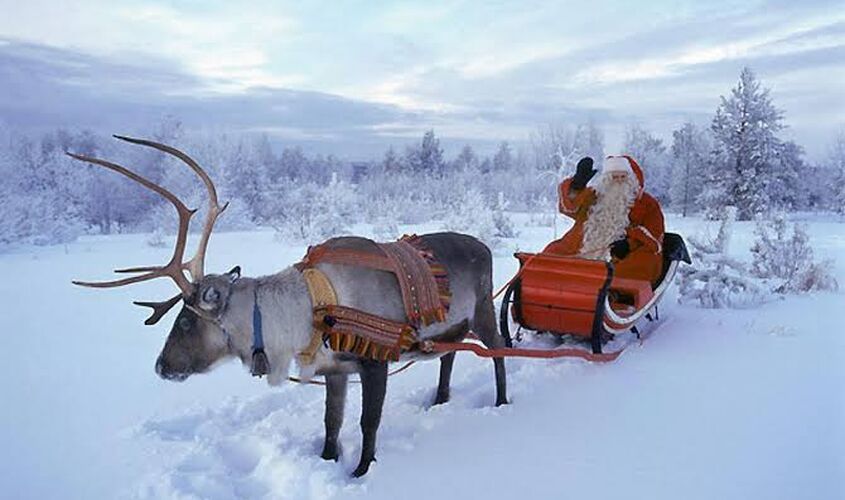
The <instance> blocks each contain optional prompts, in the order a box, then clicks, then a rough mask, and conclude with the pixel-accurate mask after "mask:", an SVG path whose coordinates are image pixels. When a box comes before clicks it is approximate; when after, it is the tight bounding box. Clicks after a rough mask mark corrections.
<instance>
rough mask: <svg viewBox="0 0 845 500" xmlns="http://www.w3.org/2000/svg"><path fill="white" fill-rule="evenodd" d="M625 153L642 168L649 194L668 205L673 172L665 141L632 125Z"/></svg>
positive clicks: (628, 133)
mask: <svg viewBox="0 0 845 500" xmlns="http://www.w3.org/2000/svg"><path fill="white" fill-rule="evenodd" d="M624 151H625V153H626V154H628V155H631V157H633V158H634V159H635V160H636V161H637V163H639V165H640V166H641V167H642V169H643V174H644V175H645V187H646V189H647V190H648V192H649V193H650V194H651V195H652V196H654V197H655V198H657V199H658V200H659V201H660V202H661V203H663V204H668V202H669V182H670V174H671V170H670V167H669V159H668V158H667V155H666V146H664V145H663V141H662V140H661V139H658V138H657V137H655V136H654V135H652V133H651V132H649V131H648V130H646V129H644V128H642V127H640V126H639V125H632V126H630V127H628V130H627V131H626V133H625V146H624Z"/></svg>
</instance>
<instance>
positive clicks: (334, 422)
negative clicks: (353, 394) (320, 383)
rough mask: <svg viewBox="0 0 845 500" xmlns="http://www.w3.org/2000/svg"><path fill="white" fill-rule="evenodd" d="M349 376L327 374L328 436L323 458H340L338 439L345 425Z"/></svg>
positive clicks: (324, 444)
mask: <svg viewBox="0 0 845 500" xmlns="http://www.w3.org/2000/svg"><path fill="white" fill-rule="evenodd" d="M347 379H348V376H347V375H346V374H345V373H341V374H333V375H326V413H325V416H324V419H323V420H324V423H325V426H326V438H325V441H324V443H323V452H322V453H321V454H320V457H322V458H323V460H334V461H335V462H337V460H338V459H339V458H340V445H339V443H338V441H337V439H338V436H339V435H340V428H341V426H343V409H344V406H345V404H346V386H347Z"/></svg>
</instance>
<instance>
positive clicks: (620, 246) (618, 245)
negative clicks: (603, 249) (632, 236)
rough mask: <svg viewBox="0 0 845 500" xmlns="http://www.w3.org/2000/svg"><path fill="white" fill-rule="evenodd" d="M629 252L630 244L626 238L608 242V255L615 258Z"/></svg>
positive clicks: (621, 257) (619, 257) (622, 257)
mask: <svg viewBox="0 0 845 500" xmlns="http://www.w3.org/2000/svg"><path fill="white" fill-rule="evenodd" d="M629 253H631V245H629V244H628V240H626V239H625V238H622V239H621V240H616V241H614V242H613V243H611V244H610V255H611V256H613V257H616V258H617V259H620V260H621V259H624V258H625V257H627V256H628V254H629Z"/></svg>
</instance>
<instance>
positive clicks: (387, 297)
mask: <svg viewBox="0 0 845 500" xmlns="http://www.w3.org/2000/svg"><path fill="white" fill-rule="evenodd" d="M115 138H117V139H120V140H123V141H127V142H130V143H133V144H138V145H142V146H146V147H150V148H153V149H157V150H159V151H162V152H164V153H166V154H169V155H172V156H174V157H176V158H178V159H179V160H181V161H182V162H184V163H185V164H187V165H188V167H190V168H191V169H192V170H193V171H194V172H195V173H196V174H197V175H198V176H199V178H200V179H201V180H202V182H203V184H204V185H205V188H206V190H207V192H208V211H207V214H206V219H205V224H204V227H203V230H202V233H201V236H200V238H199V243H198V249H197V252H196V254H195V255H194V256H193V258H191V259H190V260H188V261H184V253H185V248H186V241H187V236H188V228H189V223H190V220H191V217H192V216H193V214H194V213H195V212H196V210H190V209H188V208H187V207H186V206H185V204H184V203H183V202H182V201H180V200H179V199H178V198H177V197H176V196H174V195H173V194H172V193H171V192H170V191H168V190H166V189H165V188H163V187H161V186H160V185H158V184H155V183H153V182H151V181H149V180H147V179H145V178H143V177H141V176H139V175H138V174H136V173H134V172H132V171H130V170H128V169H126V168H124V167H122V166H120V165H118V164H115V163H112V162H109V161H106V160H101V159H98V158H93V157H89V156H83V155H78V154H72V153H68V155H70V156H71V157H73V158H76V159H78V160H82V161H84V162H88V163H92V164H95V165H99V166H102V167H105V168H107V169H110V170H112V171H115V172H117V173H119V174H121V175H124V176H126V177H128V178H129V179H131V180H133V181H135V182H137V183H139V184H141V185H142V186H144V187H145V188H147V189H150V190H152V191H154V192H156V193H158V194H159V195H161V196H162V197H163V198H165V199H166V200H167V201H168V202H170V203H171V204H172V205H173V206H174V207H175V209H176V212H177V214H178V216H179V226H178V231H177V237H176V245H175V248H174V251H173V256H172V257H171V258H170V261H169V262H167V263H166V264H165V265H163V266H149V267H137V268H127V269H118V270H116V271H115V272H117V273H131V274H135V276H131V277H128V278H124V279H118V280H114V281H107V282H84V281H74V284H76V285H80V286H86V287H93V288H111V287H119V286H123V285H129V284H132V283H139V282H142V281H147V280H151V279H154V278H159V277H169V278H171V279H172V280H173V281H174V282H175V283H176V285H177V286H178V288H179V291H180V292H179V294H178V295H176V296H174V297H172V298H171V299H169V300H166V301H163V302H135V304H136V305H141V306H146V307H149V308H151V309H152V310H153V312H152V314H151V316H150V317H149V318H148V319H147V320H146V321H145V324H147V325H154V324H156V323H157V322H158V321H159V320H160V319H161V318H162V317H163V316H164V315H165V314H166V313H167V312H168V311H169V310H170V309H171V308H173V307H174V306H175V305H176V304H177V303H179V302H182V309H181V311H179V314H178V316H177V317H176V320H175V321H174V323H173V326H172V327H171V329H170V333H169V334H168V336H167V341H166V342H165V344H164V348H163V349H162V351H161V353H160V354H159V356H158V359H157V360H156V363H155V371H156V373H157V374H158V375H159V376H160V377H162V378H164V379H167V380H172V381H182V380H185V379H186V378H188V377H189V376H190V375H193V374H196V373H204V372H207V371H208V370H210V369H211V368H212V367H213V366H214V365H216V364H218V363H219V362H220V361H222V360H225V359H229V358H232V357H235V358H239V359H240V360H241V362H242V363H244V364H245V365H247V366H249V365H250V363H251V362H253V361H254V360H253V355H254V345H253V335H254V331H253V319H254V312H255V311H256V310H259V311H260V312H261V318H262V324H263V331H264V353H265V355H266V361H267V362H268V363H269V367H270V369H269V373H268V377H267V380H268V383H269V384H270V385H277V384H280V383H281V382H283V381H285V380H287V378H288V370H289V367H290V364H291V361H292V360H294V359H295V358H296V357H297V354H298V353H301V352H303V350H305V349H306V346H307V345H308V344H309V341H310V340H311V337H312V328H313V324H312V310H313V308H314V304H312V299H311V296H310V294H309V292H308V290H307V286H306V282H305V280H304V278H303V276H302V273H301V272H300V271H299V270H297V269H296V268H295V267H288V268H287V269H284V270H282V271H280V272H278V273H276V274H272V275H269V276H262V277H258V278H248V277H244V276H241V270H240V267H235V268H233V269H232V270H230V271H229V272H227V273H225V274H209V275H206V274H204V269H203V267H204V260H205V252H206V248H207V246H208V242H209V237H210V235H211V231H212V229H213V227H214V223H215V221H216V220H217V218H218V216H219V215H220V214H221V213H222V212H223V211H224V210H225V209H226V206H227V205H228V204H226V205H222V206H221V205H220V204H219V203H218V199H217V191H216V189H215V186H214V183H213V182H212V181H211V178H210V177H209V176H208V174H207V173H206V172H205V171H204V170H203V169H202V168H201V167H200V166H199V164H197V162H195V161H194V160H193V159H191V158H190V157H189V156H188V155H186V154H185V153H183V152H181V151H179V150H178V149H175V148H173V147H171V146H167V145H164V144H160V143H157V142H152V141H148V140H142V139H134V138H129V137H123V136H115ZM422 238H423V240H424V243H425V244H426V245H427V246H428V247H429V248H430V249H431V250H432V251H433V252H434V253H435V254H436V255H437V258H438V259H439V261H440V263H441V264H442V265H443V266H444V267H445V268H446V270H447V272H448V275H449V281H450V287H451V292H452V302H451V307H450V309H449V312H448V315H447V317H446V320H445V321H444V322H440V323H434V324H431V325H428V326H425V327H422V328H420V329H419V331H418V332H417V334H418V338H419V339H421V340H424V339H443V340H447V339H448V340H457V339H462V338H463V337H464V336H465V335H466V334H467V333H468V332H469V330H472V331H473V332H475V334H477V335H478V337H479V338H480V339H481V341H482V342H483V343H484V344H485V345H487V346H488V347H503V346H504V339H503V337H502V336H501V335H499V333H498V330H497V328H496V322H495V315H494V308H493V301H492V296H491V292H492V281H491V279H492V258H491V255H490V250H489V249H488V248H487V247H486V246H485V245H484V244H483V243H481V242H479V241H478V240H476V239H475V238H473V237H471V236H467V235H462V234H457V233H436V234H428V235H423V236H422ZM350 241H352V242H353V243H359V244H361V245H366V244H372V242H371V241H370V240H367V239H364V238H352V239H351V240H350ZM318 268H319V269H320V270H321V271H322V272H323V273H325V275H326V276H327V277H328V278H329V280H330V281H331V283H332V285H333V287H334V289H335V290H336V293H337V299H338V301H339V304H340V305H344V306H348V307H354V308H357V309H360V310H363V311H365V312H368V313H371V314H376V315H379V316H381V317H384V318H387V319H390V320H393V321H399V322H406V321H407V318H406V313H405V309H404V308H403V303H402V298H401V291H400V289H399V285H398V282H397V280H396V277H395V276H394V275H393V274H391V273H388V272H386V271H380V270H375V269H368V268H364V267H357V266H349V265H340V264H330V263H320V264H318ZM186 272H187V274H188V275H189V276H190V279H189V278H188V276H186ZM413 356H417V357H426V356H425V355H421V354H419V353H413V352H412V353H408V354H407V357H406V359H407V358H410V357H413ZM428 357H432V355H428ZM454 360H455V353H454V352H452V353H448V354H445V355H442V356H441V357H440V380H439V383H438V386H437V392H436V396H435V399H434V404H441V403H445V402H447V401H448V400H449V383H450V378H451V373H452V366H453V363H454ZM298 364H299V365H300V366H299V368H300V376H301V377H302V378H303V379H305V380H308V379H310V378H311V377H312V376H314V375H320V376H323V377H325V386H326V400H325V418H324V423H325V440H324V444H323V451H322V453H321V457H322V458H323V459H325V460H334V461H337V460H338V459H339V456H340V453H341V450H340V446H339V443H338V434H339V432H340V428H341V425H342V423H343V413H344V405H345V400H346V387H347V382H348V376H349V374H351V373H356V372H357V373H358V374H359V376H360V380H361V385H362V413H361V421H360V424H361V431H362V434H363V445H362V449H361V457H360V461H359V463H358V466H357V467H356V468H355V470H354V472H353V473H352V475H353V476H354V477H360V476H363V475H364V474H366V473H367V471H368V470H369V467H370V464H371V462H373V461H374V460H375V444H376V433H377V431H378V427H379V422H380V420H381V413H382V407H383V405H384V397H385V391H386V388H387V376H388V363H387V362H386V361H373V360H369V359H361V358H358V357H356V356H354V355H351V354H348V353H339V352H333V351H331V350H329V349H328V348H327V347H325V346H320V347H319V350H318V351H316V353H315V356H313V362H311V363H309V364H307V365H304V364H303V363H298ZM493 364H494V372H495V380H496V406H499V405H502V404H505V403H507V397H506V384H505V364H504V360H503V359H502V358H495V359H494V360H493Z"/></svg>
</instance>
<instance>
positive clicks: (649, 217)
mask: <svg viewBox="0 0 845 500" xmlns="http://www.w3.org/2000/svg"><path fill="white" fill-rule="evenodd" d="M631 161H632V166H634V165H636V162H633V160H631ZM636 168H637V169H638V168H639V166H638V165H637V166H636ZM635 172H636V170H635ZM637 177H638V179H639V181H640V188H641V189H640V194H639V195H638V196H637V199H636V200H635V201H634V204H633V205H632V206H631V211H630V213H629V214H628V220H629V221H630V224H629V225H628V228H627V229H626V236H627V240H628V244H629V245H630V248H631V253H629V254H628V255H627V256H626V257H625V258H624V259H621V260H619V259H616V258H615V257H614V258H613V259H612V262H613V263H614V267H615V274H616V276H619V277H620V278H629V279H641V280H647V281H650V282H652V283H655V282H656V281H657V280H658V279H659V278H660V274H661V273H662V271H663V257H662V252H663V233H664V231H665V226H664V222H663V211H662V210H661V208H660V204H659V203H658V202H657V200H655V199H654V197H653V196H651V195H650V194H648V193H646V192H645V191H643V190H642V185H643V182H642V174H641V173H640V174H639V175H637ZM571 183H572V178H571V177H570V178H568V179H565V180H564V181H563V182H562V183H560V186H558V195H559V197H560V199H559V202H558V209H559V210H560V213H562V214H564V215H566V216H568V217H571V218H572V219H574V220H575V225H574V226H572V228H571V229H570V230H569V231H568V232H567V233H566V234H564V235H563V236H562V237H561V238H560V239H558V240H555V241H553V242H551V243H549V244H548V245H547V246H546V248H545V249H544V250H543V253H553V254H558V255H577V254H578V253H579V252H580V250H581V243H582V239H583V237H584V223H585V222H586V221H587V216H588V215H589V213H590V207H592V206H593V204H594V203H595V201H596V193H595V191H594V190H593V189H592V188H590V187H588V188H585V189H582V190H580V191H575V190H571V189H570V185H571Z"/></svg>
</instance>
